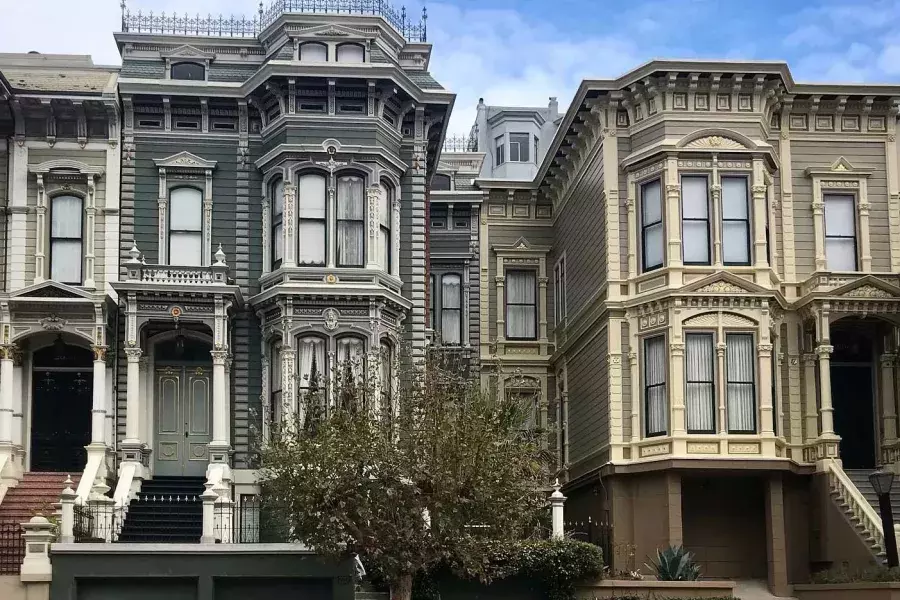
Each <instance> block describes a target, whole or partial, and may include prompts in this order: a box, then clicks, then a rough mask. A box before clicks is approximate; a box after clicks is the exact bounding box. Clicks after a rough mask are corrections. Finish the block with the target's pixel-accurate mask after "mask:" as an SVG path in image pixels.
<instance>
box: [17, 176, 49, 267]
mask: <svg viewBox="0 0 900 600" xmlns="http://www.w3.org/2000/svg"><path fill="white" fill-rule="evenodd" d="M37 192H38V195H37V207H35V213H36V215H37V219H36V220H37V230H36V231H37V235H35V238H34V283H35V284H38V283H43V282H44V279H46V278H45V277H44V273H45V265H44V259H45V256H46V255H45V254H44V243H45V239H46V237H47V236H46V234H45V232H46V231H47V195H46V193H45V192H44V176H43V174H41V173H38V175H37ZM22 201H23V203H24V201H25V196H24V195H23V196H22Z"/></svg>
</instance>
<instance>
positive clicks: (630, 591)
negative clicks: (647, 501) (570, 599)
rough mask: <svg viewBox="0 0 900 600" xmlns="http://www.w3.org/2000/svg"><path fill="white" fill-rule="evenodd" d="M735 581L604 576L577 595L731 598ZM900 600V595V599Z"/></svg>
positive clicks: (589, 599) (587, 598) (584, 599)
mask: <svg viewBox="0 0 900 600" xmlns="http://www.w3.org/2000/svg"><path fill="white" fill-rule="evenodd" d="M733 592H734V582H733V581H626V580H621V579H603V580H600V581H595V582H593V583H585V584H581V585H579V586H578V588H577V590H576V592H575V594H576V597H577V598H578V599H579V600H594V598H598V599H601V598H602V599H603V600H605V599H606V598H621V597H622V596H636V597H638V598H716V597H722V596H724V597H726V598H731V597H733V595H734V593H733ZM898 600H900V598H898Z"/></svg>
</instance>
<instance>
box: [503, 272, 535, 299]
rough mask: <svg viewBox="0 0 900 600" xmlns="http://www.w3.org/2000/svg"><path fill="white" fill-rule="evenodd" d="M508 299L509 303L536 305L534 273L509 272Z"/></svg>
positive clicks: (507, 278) (507, 276) (507, 283)
mask: <svg viewBox="0 0 900 600" xmlns="http://www.w3.org/2000/svg"><path fill="white" fill-rule="evenodd" d="M506 298H507V300H506V301H507V302H509V303H515V304H534V299H535V273H534V271H507V273H506Z"/></svg>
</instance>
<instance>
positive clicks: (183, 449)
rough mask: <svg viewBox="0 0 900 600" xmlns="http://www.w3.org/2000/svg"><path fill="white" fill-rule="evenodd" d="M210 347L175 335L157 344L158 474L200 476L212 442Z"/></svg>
mask: <svg viewBox="0 0 900 600" xmlns="http://www.w3.org/2000/svg"><path fill="white" fill-rule="evenodd" d="M209 352H210V346H209V344H206V343H204V342H202V341H199V340H196V339H192V338H187V337H184V336H180V335H179V336H177V337H176V338H175V339H174V340H169V341H165V342H161V343H159V344H157V345H156V346H155V348H154V360H155V365H156V372H155V374H154V382H153V383H154V386H153V387H154V395H155V397H156V410H155V418H154V421H155V424H156V425H155V426H156V431H155V441H156V448H155V452H154V456H155V459H154V474H155V475H160V476H170V477H171V476H176V477H178V476H181V477H200V476H203V475H204V474H205V473H206V467H207V465H208V464H209V443H210V442H211V441H212V394H211V391H210V390H211V385H212V359H211V357H210V354H209Z"/></svg>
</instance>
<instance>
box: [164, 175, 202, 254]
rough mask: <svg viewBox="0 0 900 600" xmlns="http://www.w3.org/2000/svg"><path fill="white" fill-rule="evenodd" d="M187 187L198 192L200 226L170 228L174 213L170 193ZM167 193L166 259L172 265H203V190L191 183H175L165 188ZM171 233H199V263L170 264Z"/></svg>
mask: <svg viewBox="0 0 900 600" xmlns="http://www.w3.org/2000/svg"><path fill="white" fill-rule="evenodd" d="M183 189H189V190H194V191H195V192H197V193H198V194H200V228H199V229H197V230H193V229H173V228H172V216H173V215H174V214H175V211H174V210H173V207H172V193H173V192H175V191H177V190H183ZM167 193H168V199H167V200H168V202H167V204H168V211H167V214H166V218H167V220H168V223H166V256H167V259H168V261H167V262H168V264H169V265H170V266H173V267H186V268H196V267H202V266H203V245H204V243H205V240H204V238H205V234H204V228H203V212H204V209H203V197H204V195H203V190H201V189H200V188H198V187H196V186H193V185H175V186H172V187H170V188H169V189H168V190H167ZM173 233H196V234H199V235H200V264H197V265H173V264H172V234H173Z"/></svg>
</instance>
